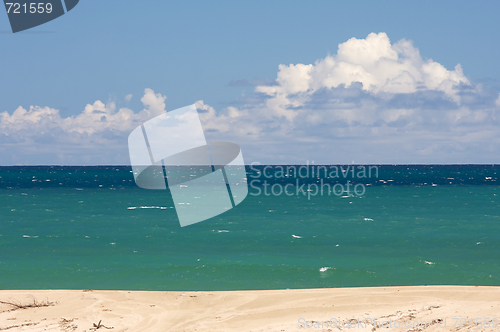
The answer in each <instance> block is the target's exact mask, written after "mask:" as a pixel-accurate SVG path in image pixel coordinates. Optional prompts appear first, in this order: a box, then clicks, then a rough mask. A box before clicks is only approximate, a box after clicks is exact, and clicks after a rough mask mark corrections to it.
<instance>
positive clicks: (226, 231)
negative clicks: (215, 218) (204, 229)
mask: <svg viewBox="0 0 500 332" xmlns="http://www.w3.org/2000/svg"><path fill="white" fill-rule="evenodd" d="M217 233H229V231H228V230H225V229H220V230H218V231H217Z"/></svg>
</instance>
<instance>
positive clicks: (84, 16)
mask: <svg viewBox="0 0 500 332" xmlns="http://www.w3.org/2000/svg"><path fill="white" fill-rule="evenodd" d="M0 11H2V10H0ZM498 12H500V2H498V1H481V2H477V3H472V2H465V1H439V2H434V1H418V2H410V1H408V2H404V1H378V2H371V1H370V2H368V1H366V2H363V1H349V2H338V1H278V0H275V1H211V2H208V1H175V2H173V1H164V0H162V1H160V0H158V1H154V0H150V1H129V0H106V1H102V0H100V1H98V0H81V1H80V3H79V4H78V5H77V6H76V7H75V8H74V9H73V10H72V11H70V12H68V13H67V14H65V15H64V16H61V17H59V18H58V19H55V20H53V21H51V22H48V23H46V24H43V25H41V26H38V27H35V28H32V29H30V30H27V31H24V32H19V33H16V34H13V33H12V31H11V29H10V25H9V21H8V17H7V14H6V13H5V12H3V13H0V48H1V52H0V59H1V61H2V66H0V96H1V98H0V165H103V164H104V165H110V164H112V165H128V164H130V159H129V155H128V147H127V138H128V135H129V134H130V132H131V131H132V130H133V129H134V128H136V127H137V126H139V125H140V124H141V123H144V122H145V121H147V120H149V119H151V118H153V117H155V116H157V115H160V114H162V113H164V112H166V111H167V112H168V111H172V110H175V109H177V108H180V107H184V106H187V105H190V104H196V106H197V108H198V111H199V115H200V119H201V122H202V125H203V128H204V130H205V136H206V138H207V140H208V141H227V142H233V143H237V144H238V145H239V146H240V147H241V149H242V154H243V157H244V159H245V162H246V163H247V164H250V163H252V162H259V163H262V164H306V163H313V162H314V163H315V164H347V163H348V164H351V163H356V164H455V163H462V164H465V163H467V164H473V163H474V164H479V163H481V164H493V163H496V164H498V163H500V83H499V82H500V81H499V80H500V66H499V65H498V59H500V43H499V42H498V40H500V38H499V37H500V36H499V34H500V22H499V20H498V19H497V16H498ZM172 144H174V143H172Z"/></svg>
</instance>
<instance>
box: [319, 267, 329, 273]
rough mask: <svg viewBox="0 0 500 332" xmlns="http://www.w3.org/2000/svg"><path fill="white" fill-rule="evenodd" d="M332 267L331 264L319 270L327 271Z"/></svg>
mask: <svg viewBox="0 0 500 332" xmlns="http://www.w3.org/2000/svg"><path fill="white" fill-rule="evenodd" d="M330 269H331V267H330V266H325V267H322V268H321V269H319V272H325V271H327V270H330Z"/></svg>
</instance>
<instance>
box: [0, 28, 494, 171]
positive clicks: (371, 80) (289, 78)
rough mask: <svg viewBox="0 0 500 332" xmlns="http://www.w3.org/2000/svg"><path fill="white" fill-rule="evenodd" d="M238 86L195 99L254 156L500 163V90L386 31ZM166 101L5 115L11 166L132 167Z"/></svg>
mask: <svg viewBox="0 0 500 332" xmlns="http://www.w3.org/2000/svg"><path fill="white" fill-rule="evenodd" d="M229 85H232V86H249V85H250V86H251V85H253V86H255V88H254V91H253V93H252V94H251V95H249V96H244V97H241V98H240V100H238V101H236V102H234V103H233V105H234V106H230V107H227V108H225V109H222V110H215V109H214V108H213V107H211V106H210V105H207V104H204V103H203V101H198V102H197V103H196V105H197V107H198V110H199V113H200V118H201V120H202V124H203V126H204V129H205V133H206V136H207V139H208V140H209V141H231V142H235V143H238V144H239V145H240V146H241V147H242V148H243V150H244V157H245V159H246V161H247V162H254V161H256V162H261V163H263V164H292V163H294V164H303V163H306V162H307V161H309V162H312V161H314V162H315V163H316V164H320V163H321V164H345V163H351V162H353V161H354V162H355V163H365V164H373V163H400V164H406V163H500V153H499V152H500V134H499V133H500V130H499V129H500V114H499V112H500V95H499V93H498V91H496V92H494V91H490V90H489V89H488V88H487V87H484V86H482V85H479V84H473V83H472V82H470V80H469V79H468V78H467V77H466V76H465V75H464V73H463V70H462V68H461V66H460V64H457V65H456V66H455V68H453V69H452V70H450V69H447V68H445V67H444V66H443V65H441V64H440V63H438V62H435V61H433V60H432V59H426V58H424V57H422V56H421V55H420V52H419V50H418V48H416V47H415V46H414V45H413V43H412V42H411V41H409V40H405V39H403V40H400V41H398V42H396V43H394V44H392V43H391V41H390V39H389V37H388V36H387V35H386V34H385V33H378V34H376V33H371V34H369V35H368V36H367V37H366V38H365V39H356V38H351V39H349V40H348V41H346V42H344V43H342V44H340V45H339V46H338V50H337V53H336V54H333V55H327V56H325V57H324V58H322V59H319V60H317V61H316V62H315V63H314V64H301V63H298V64H289V65H283V64H282V65H280V66H279V68H278V73H277V77H276V80H274V81H266V80H265V79H254V80H252V81H247V80H237V81H232V82H230V83H229ZM131 99H132V95H127V96H125V97H124V100H125V101H126V102H129V101H130V100H131ZM165 100H166V96H164V95H161V94H159V93H155V92H154V91H153V90H151V89H146V90H145V92H144V95H143V97H142V98H141V102H142V103H143V105H144V109H143V110H141V111H139V112H138V113H135V112H134V111H132V110H131V109H128V108H120V109H116V105H115V103H113V102H109V103H107V104H105V103H103V102H101V101H99V100H98V101H96V102H94V103H93V104H88V105H87V106H86V107H85V108H84V110H83V111H82V113H80V114H78V115H75V116H71V117H67V118H62V117H61V116H60V114H59V111H58V110H56V109H53V108H50V107H39V106H31V107H29V109H25V108H23V107H19V108H17V109H16V110H15V111H13V112H12V114H9V113H8V112H3V113H0V143H1V145H0V152H1V155H2V160H0V163H1V164H2V165H9V164H83V165H85V164H128V163H129V160H128V150H127V146H126V144H127V136H128V134H129V133H130V131H131V130H133V129H134V128H135V127H136V126H138V125H140V124H141V123H142V122H145V121H147V120H148V119H151V118H152V117H154V116H156V115H159V114H161V113H163V112H165V111H166V110H165Z"/></svg>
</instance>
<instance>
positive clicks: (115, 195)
mask: <svg viewBox="0 0 500 332" xmlns="http://www.w3.org/2000/svg"><path fill="white" fill-rule="evenodd" d="M280 167H281V168H280ZM362 167H364V176H363V168H362ZM369 167H370V166H360V165H343V166H341V165H336V166H334V165H332V166H330V165H328V166H324V168H319V166H316V165H309V166H307V167H306V166H302V169H300V166H295V169H294V168H293V167H291V166H289V167H288V168H287V166H264V165H261V166H251V167H250V166H247V175H248V186H249V194H248V196H247V197H246V199H245V200H244V201H243V202H242V203H240V204H239V205H237V206H236V207H235V208H233V209H231V210H229V211H227V212H226V213H224V214H221V215H219V216H216V217H214V218H211V219H208V220H205V221H203V222H200V223H197V224H194V225H190V226H186V227H180V225H179V221H178V218H177V214H176V211H175V208H174V203H173V200H172V197H171V194H170V192H169V190H168V189H167V190H147V189H141V188H139V187H137V186H136V185H135V183H134V179H133V175H132V173H131V168H130V167H126V166H95V167H76V166H75V167H69V166H53V167H49V166H44V167H42V166H40V167H35V166H30V167H21V166H19V167H0V202H1V204H0V288H1V289H120V290H186V291H187V290H251V289H286V288H290V289H293V288H325V287H366V286H391V285H398V286H406V285H426V284H427V285H451V284H453V285H495V286H498V285H500V259H499V257H500V196H499V195H500V190H499V189H500V187H499V185H500V181H499V177H498V175H499V174H500V166H499V165H396V166H390V165H380V166H371V167H372V168H371V169H369ZM313 171H314V174H313ZM369 171H371V174H369ZM335 185H337V186H336V187H335ZM328 186H329V187H328ZM329 188H331V191H330V190H329ZM321 189H323V192H321ZM327 190H328V192H327Z"/></svg>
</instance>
